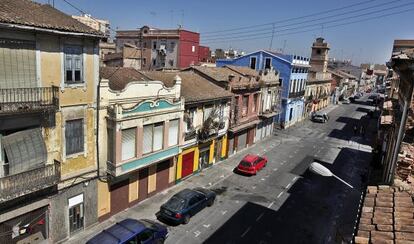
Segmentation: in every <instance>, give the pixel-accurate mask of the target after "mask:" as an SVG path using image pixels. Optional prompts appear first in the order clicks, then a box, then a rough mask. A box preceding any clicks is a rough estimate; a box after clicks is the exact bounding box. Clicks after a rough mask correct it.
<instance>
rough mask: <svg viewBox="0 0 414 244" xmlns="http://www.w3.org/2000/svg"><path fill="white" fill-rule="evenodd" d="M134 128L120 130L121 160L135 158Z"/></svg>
mask: <svg viewBox="0 0 414 244" xmlns="http://www.w3.org/2000/svg"><path fill="white" fill-rule="evenodd" d="M136 133H137V132H136V128H130V129H125V130H122V134H121V137H122V139H121V141H122V150H121V151H122V153H121V158H122V160H127V159H130V158H133V157H135V152H136V144H135V142H136Z"/></svg>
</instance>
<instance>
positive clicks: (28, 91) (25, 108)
mask: <svg viewBox="0 0 414 244" xmlns="http://www.w3.org/2000/svg"><path fill="white" fill-rule="evenodd" d="M58 106H59V88H58V87H56V86H52V87H33V88H5V89H0V116H1V115H10V114H16V113H33V112H46V111H56V110H57V109H58Z"/></svg>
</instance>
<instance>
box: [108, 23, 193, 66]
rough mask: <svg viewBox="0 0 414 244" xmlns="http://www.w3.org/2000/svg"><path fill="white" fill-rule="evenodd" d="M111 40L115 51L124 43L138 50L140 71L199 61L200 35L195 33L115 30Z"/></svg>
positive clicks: (118, 50) (146, 27)
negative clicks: (114, 45)
mask: <svg viewBox="0 0 414 244" xmlns="http://www.w3.org/2000/svg"><path fill="white" fill-rule="evenodd" d="M115 38H116V40H115V43H116V49H117V52H120V51H121V49H122V47H123V46H124V44H126V43H129V44H132V45H135V46H136V47H138V48H140V49H141V53H142V57H143V62H142V67H141V68H142V69H143V70H154V69H164V68H167V69H175V68H179V69H182V68H186V67H189V66H191V65H195V64H198V62H199V47H200V34H199V33H196V32H192V31H188V30H184V29H182V28H178V29H168V30H166V29H155V28H150V27H148V26H143V27H142V28H140V29H138V30H119V31H117V32H116V36H115ZM144 59H145V64H144Z"/></svg>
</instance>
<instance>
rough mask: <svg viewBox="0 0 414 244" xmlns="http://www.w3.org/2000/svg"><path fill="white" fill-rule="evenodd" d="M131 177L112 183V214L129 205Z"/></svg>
mask: <svg viewBox="0 0 414 244" xmlns="http://www.w3.org/2000/svg"><path fill="white" fill-rule="evenodd" d="M128 188H129V179H126V180H123V181H121V182H118V183H115V184H113V185H111V187H110V190H111V214H115V213H119V212H120V211H122V210H124V209H127V208H128V207H129V189H128Z"/></svg>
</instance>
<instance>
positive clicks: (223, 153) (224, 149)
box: [221, 134, 227, 158]
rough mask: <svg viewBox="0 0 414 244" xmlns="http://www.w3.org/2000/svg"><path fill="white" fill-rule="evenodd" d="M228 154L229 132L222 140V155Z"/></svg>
mask: <svg viewBox="0 0 414 244" xmlns="http://www.w3.org/2000/svg"><path fill="white" fill-rule="evenodd" d="M226 154H227V134H226V135H224V136H223V139H222V140H221V157H222V158H225V157H226Z"/></svg>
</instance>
